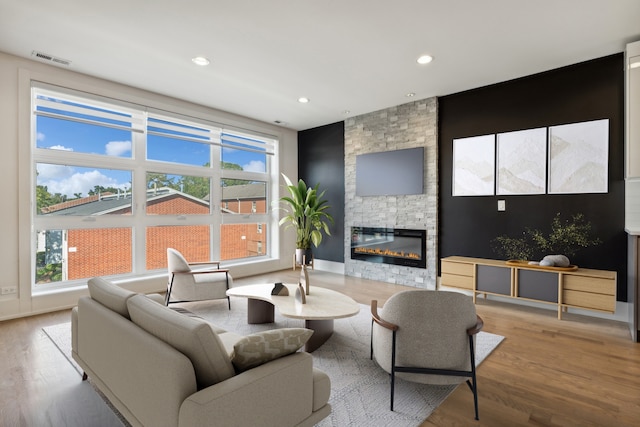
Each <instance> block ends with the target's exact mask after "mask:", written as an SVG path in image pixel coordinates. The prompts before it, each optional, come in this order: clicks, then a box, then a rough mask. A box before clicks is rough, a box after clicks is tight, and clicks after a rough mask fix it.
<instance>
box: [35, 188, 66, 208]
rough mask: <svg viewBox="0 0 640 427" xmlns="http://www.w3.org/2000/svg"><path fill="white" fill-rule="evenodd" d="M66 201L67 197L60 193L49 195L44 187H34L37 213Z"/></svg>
mask: <svg viewBox="0 0 640 427" xmlns="http://www.w3.org/2000/svg"><path fill="white" fill-rule="evenodd" d="M66 201H67V196H65V195H63V194H60V193H56V194H51V193H49V189H48V188H47V186H46V185H36V208H37V209H38V212H42V209H43V208H46V207H48V206H51V205H57V204H58V203H62V202H66Z"/></svg>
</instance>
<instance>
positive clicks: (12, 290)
mask: <svg viewBox="0 0 640 427" xmlns="http://www.w3.org/2000/svg"><path fill="white" fill-rule="evenodd" d="M16 293H18V288H16V287H15V286H6V287H4V288H2V295H9V294H16Z"/></svg>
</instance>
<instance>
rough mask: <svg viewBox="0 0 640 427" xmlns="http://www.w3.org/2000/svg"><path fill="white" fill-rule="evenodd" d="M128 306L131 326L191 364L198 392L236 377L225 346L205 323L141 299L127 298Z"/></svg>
mask: <svg viewBox="0 0 640 427" xmlns="http://www.w3.org/2000/svg"><path fill="white" fill-rule="evenodd" d="M127 306H128V307H129V314H130V315H131V321H132V322H133V323H135V324H137V325H138V326H140V327H141V328H142V329H144V330H145V331H147V332H149V333H150V334H151V335H154V336H155V337H157V338H159V339H160V340H162V341H164V342H166V343H167V344H169V345H170V346H172V347H173V348H175V349H177V350H178V351H180V352H181V353H182V354H184V355H185V356H187V357H188V358H189V359H190V360H191V363H192V364H193V369H194V371H195V374H196V382H197V383H198V389H203V388H206V387H209V386H210V385H213V384H216V383H219V382H221V381H224V380H226V379H228V378H230V377H232V376H234V375H235V371H234V369H233V365H232V364H231V361H230V359H229V355H228V354H227V352H226V350H225V348H224V345H223V344H222V342H221V341H220V339H219V338H218V336H217V334H216V333H215V332H214V331H213V329H212V328H211V325H210V324H209V323H207V322H206V321H205V320H203V319H199V318H196V317H188V316H184V315H182V314H180V313H176V312H175V311H173V310H171V309H170V308H168V307H166V306H164V305H160V304H157V303H155V302H153V301H151V300H150V299H149V298H147V297H145V296H144V295H136V296H134V297H132V298H130V299H129V300H128V302H127Z"/></svg>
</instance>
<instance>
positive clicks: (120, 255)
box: [38, 183, 267, 280]
mask: <svg viewBox="0 0 640 427" xmlns="http://www.w3.org/2000/svg"><path fill="white" fill-rule="evenodd" d="M208 199H209V197H206V198H205V199H199V198H196V197H193V196H190V195H188V194H185V193H183V192H180V191H178V190H175V189H172V188H167V187H163V188H158V189H153V190H149V191H148V192H147V205H146V211H147V215H193V214H208V213H209V210H210V203H209V200H208ZM220 209H221V212H222V214H223V215H235V214H243V215H246V214H252V213H253V214H261V213H262V214H263V213H266V212H267V210H266V209H267V205H266V196H265V186H264V183H256V184H245V185H233V186H228V187H223V189H222V200H221V206H220ZM42 214H43V215H65V216H67V215H74V216H87V217H89V216H97V215H130V214H131V194H128V193H126V194H125V193H122V194H112V193H106V194H101V195H94V196H89V197H83V198H79V199H74V200H71V201H67V202H63V203H59V204H57V205H53V206H49V207H47V208H45V209H43V212H42ZM266 237H267V230H266V224H264V223H249V224H225V223H224V220H223V224H222V225H221V230H220V241H221V244H220V252H221V256H220V259H221V260H223V261H224V260H231V259H238V258H247V257H254V256H260V255H264V254H265V251H266ZM132 244H133V236H132V230H131V229H130V228H128V227H123V228H98V229H96V228H87V229H71V230H63V231H62V232H58V231H55V232H42V233H39V234H38V251H39V252H44V253H45V256H44V257H43V259H44V260H45V263H46V264H54V263H60V264H62V266H63V267H62V269H63V278H62V280H75V279H82V278H87V277H93V276H105V275H114V274H125V273H130V272H131V271H132V270H133V265H132V262H133V260H132ZM167 247H173V248H176V249H178V250H179V251H181V252H182V253H183V254H184V256H185V257H186V258H187V259H188V260H189V261H207V260H209V259H210V253H211V251H210V249H211V248H210V227H209V226H208V225H185V226H153V227H147V228H146V232H145V248H146V259H145V265H146V269H147V270H155V269H162V268H166V266H167V255H166V249H167Z"/></svg>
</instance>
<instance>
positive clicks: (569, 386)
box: [0, 270, 640, 427]
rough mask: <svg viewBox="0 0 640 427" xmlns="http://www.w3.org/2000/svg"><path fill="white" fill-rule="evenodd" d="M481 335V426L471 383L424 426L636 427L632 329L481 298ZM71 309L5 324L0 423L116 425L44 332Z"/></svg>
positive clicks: (345, 285) (368, 291)
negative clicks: (487, 337) (485, 336)
mask: <svg viewBox="0 0 640 427" xmlns="http://www.w3.org/2000/svg"><path fill="white" fill-rule="evenodd" d="M297 274H299V273H293V272H292V271H291V270H285V271H281V272H277V273H270V274H267V275H262V276H256V277H252V278H244V279H239V280H236V285H241V284H249V283H261V282H267V283H270V282H277V281H280V282H293V281H296V280H297ZM311 274H312V276H311V280H312V284H313V285H318V286H323V287H327V288H331V289H334V290H337V291H339V292H342V293H345V294H347V295H350V296H351V297H352V298H354V299H355V300H356V301H358V302H360V303H362V304H369V303H370V301H371V300H372V299H377V300H378V301H380V302H381V303H383V302H384V301H386V299H387V298H388V297H389V296H391V295H392V294H393V293H395V292H398V291H400V290H403V289H411V288H406V287H402V286H397V285H391V284H386V283H380V282H375V281H370V280H365V279H357V278H352V277H344V276H341V275H335V274H331V273H325V272H320V271H312V272H311ZM477 310H478V314H480V316H482V317H483V319H484V321H485V328H484V330H485V331H487V332H492V333H496V334H499V335H503V336H505V337H506V339H505V340H504V341H503V343H502V344H500V346H499V347H498V348H497V349H496V350H495V351H494V352H493V353H492V354H491V355H490V356H489V357H488V358H487V359H486V360H485V361H484V362H483V363H482V365H481V366H480V368H479V369H478V390H479V405H480V421H474V420H473V400H472V395H471V392H470V391H469V389H468V388H467V387H466V386H463V387H458V389H456V391H455V392H454V393H453V394H452V395H451V396H450V397H449V398H448V399H447V400H446V401H445V403H444V404H442V405H441V406H440V407H439V408H438V409H436V411H435V412H434V413H433V414H432V415H431V417H429V419H428V420H426V421H425V422H424V423H423V424H422V426H467V425H469V426H474V425H477V426H521V425H528V426H606V427H610V426H637V425H640V344H637V343H634V342H632V341H631V339H630V336H629V333H628V331H627V328H626V325H625V324H623V323H618V322H612V321H607V320H602V319H596V318H592V317H584V316H578V315H573V314H567V315H566V316H563V317H565V319H564V320H562V321H559V320H557V318H556V312H555V311H554V310H543V309H535V308H530V307H523V306H518V305H515V304H508V303H499V302H495V301H484V300H481V299H479V300H478V305H477ZM69 316H70V314H69V311H68V310H65V311H61V312H56V313H50V314H44V315H40V316H33V317H30V318H24V319H16V320H9V321H5V322H0V426H11V427H12V426H117V425H120V424H119V422H118V420H117V419H115V417H114V416H113V414H112V413H111V411H110V410H108V408H107V407H106V405H104V403H103V402H102V401H101V399H100V398H98V397H96V395H95V393H91V392H90V390H89V389H87V388H86V387H90V386H88V385H87V384H86V383H82V382H81V381H80V376H79V374H78V373H77V372H76V371H75V370H74V369H73V367H72V366H71V364H70V363H69V362H67V360H66V359H65V358H64V356H62V354H61V353H60V352H59V351H58V350H57V348H56V347H55V346H54V345H53V344H52V343H51V341H50V340H49V339H48V337H47V336H46V335H45V334H44V333H43V332H42V327H44V326H47V325H53V324H57V323H62V322H67V321H69Z"/></svg>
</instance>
